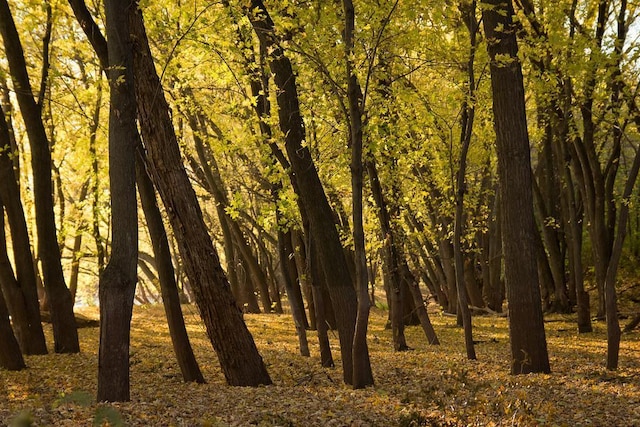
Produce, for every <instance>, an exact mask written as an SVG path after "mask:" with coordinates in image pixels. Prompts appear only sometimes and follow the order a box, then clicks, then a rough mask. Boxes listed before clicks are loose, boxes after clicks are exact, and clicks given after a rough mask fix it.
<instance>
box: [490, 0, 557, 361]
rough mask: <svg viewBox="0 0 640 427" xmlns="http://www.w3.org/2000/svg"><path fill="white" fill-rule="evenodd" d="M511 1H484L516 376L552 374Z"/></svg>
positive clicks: (521, 83)
mask: <svg viewBox="0 0 640 427" xmlns="http://www.w3.org/2000/svg"><path fill="white" fill-rule="evenodd" d="M513 16H514V11H513V4H512V3H511V0H506V1H505V0H485V1H484V3H483V5H482V18H483V21H484V30H485V35H486V37H487V40H488V44H487V50H488V52H489V56H490V60H491V63H490V70H491V88H492V92H493V114H494V127H495V131H496V151H497V154H498V175H499V177H500V200H501V203H502V210H501V212H502V215H503V217H502V224H503V227H502V248H503V254H504V268H505V281H506V288H507V301H508V302H509V336H510V344H511V358H512V359H511V373H512V374H524V373H529V372H549V371H550V367H549V356H548V353H547V341H546V336H545V331H544V322H543V318H542V308H541V306H540V289H539V287H538V272H537V267H536V261H535V260H536V256H535V248H536V246H535V245H536V241H535V235H534V233H535V232H536V230H535V223H534V218H533V193H532V177H531V159H530V154H529V149H530V148H529V134H528V131H527V116H526V110H525V101H524V84H523V77H522V66H521V64H520V59H519V58H518V42H517V40H516V26H515V24H514V21H513Z"/></svg>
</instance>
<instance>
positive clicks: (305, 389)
mask: <svg viewBox="0 0 640 427" xmlns="http://www.w3.org/2000/svg"><path fill="white" fill-rule="evenodd" d="M183 308H184V310H185V313H186V317H187V322H188V331H189V334H190V336H191V341H192V344H193V346H194V351H195V353H196V357H197V359H198V361H199V363H200V367H201V369H202V370H203V372H204V375H205V377H206V379H207V381H208V383H207V384H204V385H197V384H185V383H183V382H182V381H181V377H180V371H179V369H178V367H177V364H176V363H175V361H174V357H173V351H172V347H171V342H170V339H169V334H168V330H167V326H166V322H165V318H164V312H163V310H162V307H158V306H152V307H140V306H137V307H136V308H135V313H134V319H133V323H132V346H131V379H132V387H131V396H132V401H131V402H128V403H122V404H112V405H102V404H100V405H97V404H96V403H95V392H96V377H97V349H98V329H97V328H87V329H81V330H80V339H81V345H82V353H81V354H79V355H56V354H50V355H47V356H32V357H28V358H27V364H28V366H29V369H27V370H25V371H22V372H11V373H10V372H6V371H2V372H0V381H1V384H0V422H2V423H3V424H8V423H9V422H10V421H11V420H16V419H17V418H20V419H25V420H31V421H33V425H39V426H49V425H56V426H85V425H86V426H91V425H95V424H97V425H100V420H110V421H111V422H112V424H118V423H123V424H125V425H130V426H156V425H157V426H160V425H164V426H197V425H209V426H227V425H232V426H246V425H260V426H351V425H353V426H365V425H375V426H395V425H401V426H412V425H415V426H418V425H505V426H506V425H525V426H529V425H560V426H562V425H566V426H574V425H594V426H614V425H615V426H623V425H628V426H632V425H640V405H639V403H640V378H639V374H640V361H639V355H640V352H639V350H640V344H639V343H638V340H639V336H640V334H639V333H638V332H632V333H629V334H625V335H623V343H622V348H621V353H620V365H621V369H620V370H619V371H617V372H608V371H606V370H605V369H604V362H605V355H606V341H605V334H604V327H605V325H604V323H595V332H594V333H592V334H587V335H581V336H578V334H577V329H576V327H575V318H574V317H572V316H558V315H554V316H551V317H548V318H547V320H549V321H548V322H547V323H546V328H547V338H548V341H549V353H550V358H551V365H552V370H553V373H552V374H550V375H540V374H537V375H528V376H511V375H509V365H510V356H509V345H508V330H507V321H506V319H505V318H501V317H489V316H485V317H474V319H473V323H474V328H475V330H474V339H475V340H476V341H478V344H477V346H476V351H477V355H478V360H477V361H467V360H466V359H465V351H464V341H463V336H462V330H461V329H460V328H457V327H455V317H451V316H443V315H440V314H438V313H437V312H436V310H435V307H432V308H433V309H434V312H433V313H431V320H432V322H433V323H434V325H435V328H436V331H437V333H438V335H439V338H440V341H441V342H442V345H440V346H429V345H428V344H427V342H426V339H425V337H424V335H423V333H422V330H421V329H420V328H419V327H416V326H412V327H409V328H408V329H407V342H408V344H409V346H410V347H412V348H413V350H411V351H408V352H403V353H396V352H394V351H393V350H392V345H391V333H390V331H389V330H385V329H384V324H385V320H386V313H385V312H383V311H381V310H378V309H374V310H373V311H372V314H371V326H370V329H369V345H370V352H371V362H372V367H373V373H374V376H375V381H376V385H375V386H374V387H372V388H368V389H366V390H357V391H354V390H351V389H350V388H348V387H347V386H345V385H343V383H342V380H341V379H342V374H341V369H340V366H339V359H340V352H339V347H338V342H337V336H336V335H335V334H331V335H330V338H331V340H332V350H333V357H334V359H335V360H336V362H337V363H338V367H336V368H334V369H324V368H321V367H320V363H319V355H318V354H319V351H318V345H317V338H316V335H315V332H313V331H309V332H308V336H309V342H310V348H311V354H312V357H311V358H303V357H301V356H299V353H298V349H297V338H296V336H295V333H294V328H293V323H292V321H291V318H290V316H289V315H247V316H246V321H247V324H248V325H249V328H250V329H251V331H252V333H253V336H254V338H255V340H256V342H257V345H258V348H259V350H260V352H261V354H262V356H263V358H264V360H265V362H266V364H267V366H268V369H269V373H270V375H271V378H272V380H273V382H274V385H272V386H268V387H258V388H237V387H236V388H233V387H228V386H227V385H226V384H225V383H224V379H223V376H222V373H221V371H220V369H219V367H218V364H217V359H216V357H215V354H214V352H213V350H212V348H211V345H210V343H209V341H208V339H207V338H206V335H205V331H204V327H203V326H202V324H201V323H200V322H199V321H198V316H197V313H196V312H195V306H184V307H183ZM83 313H84V314H86V315H88V316H90V317H96V318H97V311H96V309H84V310H83ZM46 332H47V338H48V340H49V342H50V343H51V328H50V326H47V330H46ZM50 347H51V345H50Z"/></svg>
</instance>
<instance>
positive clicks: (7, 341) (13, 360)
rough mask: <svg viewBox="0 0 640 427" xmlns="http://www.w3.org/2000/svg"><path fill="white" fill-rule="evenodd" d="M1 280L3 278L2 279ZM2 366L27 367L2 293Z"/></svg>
mask: <svg viewBox="0 0 640 427" xmlns="http://www.w3.org/2000/svg"><path fill="white" fill-rule="evenodd" d="M0 280H1V279H0ZM0 342H1V343H2V345H1V346H0V368H4V369H7V370H9V371H19V370H21V369H24V368H26V365H25V363H24V358H23V357H22V353H20V346H19V345H18V340H16V337H15V335H13V330H12V329H11V322H10V321H9V311H8V310H7V306H6V305H5V302H4V298H3V297H2V294H1V293H0Z"/></svg>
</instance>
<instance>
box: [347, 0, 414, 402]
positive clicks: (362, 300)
mask: <svg viewBox="0 0 640 427" xmlns="http://www.w3.org/2000/svg"><path fill="white" fill-rule="evenodd" d="M342 7H343V10H344V15H345V17H344V22H345V28H344V40H345V63H346V71H347V98H348V101H349V102H348V103H349V125H350V126H349V128H350V131H351V134H350V139H351V203H352V210H353V212H352V215H353V246H354V251H355V281H356V292H357V300H358V309H357V317H356V325H355V332H354V337H353V350H352V355H353V388H355V389H358V388H364V387H366V386H369V385H373V373H372V372H371V362H370V359H369V347H368V345H367V329H368V326H369V310H370V308H371V303H370V302H369V287H368V285H369V280H368V278H367V252H366V249H365V238H364V216H363V203H362V187H363V164H362V145H363V143H362V138H363V129H362V127H363V124H362V119H363V116H364V115H365V106H364V100H363V97H362V90H361V89H360V84H359V82H358V78H357V76H356V74H355V70H354V64H353V63H352V54H353V43H354V40H353V38H354V30H355V28H354V27H355V8H354V6H353V2H352V1H351V0H343V1H342ZM405 345H406V344H405Z"/></svg>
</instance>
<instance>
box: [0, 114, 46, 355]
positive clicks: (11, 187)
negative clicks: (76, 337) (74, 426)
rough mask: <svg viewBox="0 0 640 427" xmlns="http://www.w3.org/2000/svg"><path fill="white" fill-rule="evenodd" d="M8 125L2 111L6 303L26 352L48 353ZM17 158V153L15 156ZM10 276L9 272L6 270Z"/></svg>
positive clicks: (1, 239) (1, 241)
mask: <svg viewBox="0 0 640 427" xmlns="http://www.w3.org/2000/svg"><path fill="white" fill-rule="evenodd" d="M10 140H11V137H10V133H9V126H8V123H7V122H6V120H5V117H4V114H3V112H2V111H0V216H2V218H1V219H0V223H1V224H2V229H1V230H0V245H2V249H3V250H2V255H1V256H2V259H0V263H5V264H6V266H5V267H6V268H7V269H10V270H11V274H10V275H11V277H12V278H13V279H14V280H13V283H12V282H3V286H2V290H3V292H4V296H5V300H6V303H7V305H8V307H9V313H10V314H11V317H12V319H13V324H14V327H15V328H16V335H17V338H18V341H19V342H20V347H21V349H22V351H23V352H24V353H25V354H46V353H47V345H46V342H45V338H44V332H43V331H42V323H41V319H40V306H39V304H38V286H37V282H36V274H35V269H34V265H33V262H32V260H33V255H32V253H31V246H30V244H29V232H28V230H27V222H26V220H25V217H24V210H23V208H22V201H21V199H20V188H19V187H18V181H17V180H16V177H15V174H14V169H13V166H14V163H13V161H12V160H11V158H10V154H11V153H15V151H14V150H12V149H11V148H10V147H11V142H10ZM16 157H17V156H16ZM3 210H4V211H6V213H7V218H8V221H9V227H10V229H11V242H12V243H13V254H14V262H15V267H16V275H15V276H14V274H13V270H12V267H11V264H10V263H9V259H8V254H7V250H6V238H5V237H6V236H5V235H4V233H5V228H4V213H3ZM7 277H9V271H8V270H7Z"/></svg>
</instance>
